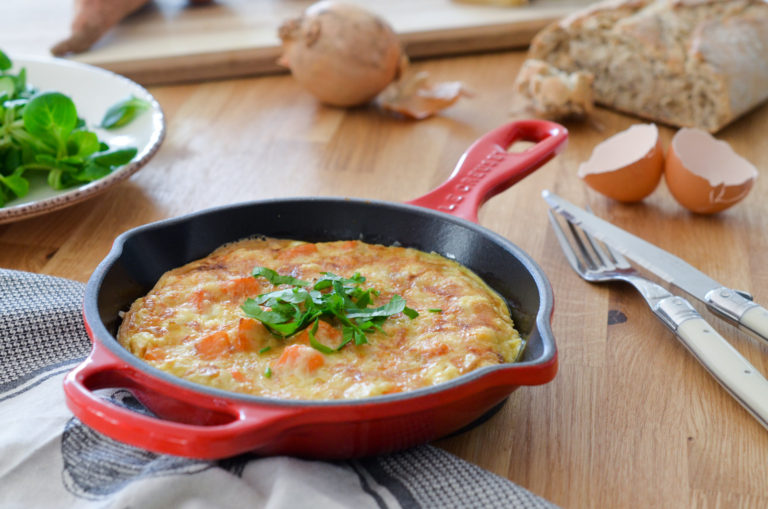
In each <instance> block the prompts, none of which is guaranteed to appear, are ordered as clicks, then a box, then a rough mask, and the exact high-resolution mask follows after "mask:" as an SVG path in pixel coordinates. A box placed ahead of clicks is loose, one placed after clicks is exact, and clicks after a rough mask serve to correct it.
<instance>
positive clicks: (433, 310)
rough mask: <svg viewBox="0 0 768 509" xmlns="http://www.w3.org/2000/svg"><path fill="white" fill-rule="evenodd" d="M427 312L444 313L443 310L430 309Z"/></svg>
mask: <svg viewBox="0 0 768 509" xmlns="http://www.w3.org/2000/svg"><path fill="white" fill-rule="evenodd" d="M427 311H429V312H430V313H442V312H443V310H442V309H440V308H429V309H428V310H427Z"/></svg>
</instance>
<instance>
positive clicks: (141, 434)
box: [64, 343, 298, 459]
mask: <svg viewBox="0 0 768 509" xmlns="http://www.w3.org/2000/svg"><path fill="white" fill-rule="evenodd" d="M145 376H146V375H142V374H141V373H140V372H138V371H137V370H135V369H134V368H132V367H131V366H130V365H128V364H126V363H125V362H123V361H120V360H119V359H117V358H116V357H115V356H114V355H113V354H112V353H111V352H109V351H108V350H107V349H106V348H105V347H103V346H101V345H100V344H99V343H94V347H93V350H92V351H91V354H90V355H89V356H88V358H86V360H85V361H83V362H82V363H81V364H80V365H79V366H77V367H76V368H75V369H74V370H72V371H71V372H70V373H69V374H68V375H67V376H66V377H65V379H64V393H65V396H66V402H67V406H68V407H69V408H70V410H72V412H73V413H74V414H75V416H77V417H78V418H79V419H80V420H81V421H82V422H83V423H85V424H86V425H88V426H90V427H91V428H93V429H95V430H97V431H99V432H101V433H103V434H105V435H107V436H108V437H110V438H113V439H115V440H118V441H120V442H124V443H127V444H130V445H133V446H136V447H141V448H143V449H147V450H150V451H152V452H156V453H161V454H173V455H176V456H186V457H190V458H199V459H218V458H224V457H228V456H234V455H236V454H241V453H244V452H248V451H251V450H253V449H256V448H257V447H258V446H259V445H260V444H263V443H266V442H268V441H269V440H272V439H274V435H275V434H276V433H279V432H280V431H284V430H285V427H284V424H285V423H286V420H290V419H289V418H290V417H291V416H292V415H295V414H297V413H298V411H297V410H292V409H290V408H287V409H282V408H281V409H276V408H256V407H252V406H251V407H248V406H245V405H244V406H242V407H238V406H237V404H236V402H233V401H232V400H225V399H224V398H222V399H217V398H215V397H209V398H201V397H200V395H199V393H195V392H194V391H190V390H186V389H183V388H181V387H179V386H173V385H171V384H168V385H167V386H166V385H164V383H165V382H162V381H160V382H158V381H157V379H153V380H146V381H142V379H143V378H144V377H145ZM118 387H124V388H127V389H133V392H135V393H137V394H138V395H140V398H141V396H143V398H141V399H147V398H148V399H151V400H152V403H153V404H152V406H153V407H158V406H159V407H161V408H163V411H164V412H171V414H172V415H179V416H184V417H185V419H191V420H194V421H198V422H201V423H204V424H190V423H186V422H177V421H172V420H165V419H161V418H158V417H153V416H150V415H146V414H143V413H139V412H135V411H133V410H129V409H127V408H125V407H122V406H118V405H116V404H114V403H111V402H109V401H107V400H106V399H104V398H101V397H99V396H98V395H97V394H95V393H94V391H96V390H99V389H107V388H118ZM147 387H149V388H151V392H147V389H146V388H147ZM173 412H175V413H176V414H173Z"/></svg>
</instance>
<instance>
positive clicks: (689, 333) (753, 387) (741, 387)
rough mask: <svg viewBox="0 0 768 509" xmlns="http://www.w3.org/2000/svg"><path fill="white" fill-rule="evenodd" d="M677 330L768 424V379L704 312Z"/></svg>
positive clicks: (738, 398) (701, 359)
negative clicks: (725, 337)
mask: <svg viewBox="0 0 768 509" xmlns="http://www.w3.org/2000/svg"><path fill="white" fill-rule="evenodd" d="M675 334H676V335H677V337H678V338H679V339H680V341H682V343H683V344H684V345H685V346H686V348H688V350H690V352H691V353H692V354H693V355H694V357H696V359H698V361H699V362H700V363H701V365H702V366H704V368H705V369H706V370H707V371H709V373H710V374H711V375H712V376H713V377H715V380H717V381H718V382H719V383H720V385H722V386H723V388H724V389H725V390H726V391H728V392H729V393H730V394H731V396H733V397H734V398H735V399H736V401H738V402H739V403H741V406H743V407H744V408H745V409H746V410H747V411H748V412H749V413H750V414H752V416H753V417H754V418H755V419H757V420H758V421H759V422H760V424H762V425H763V426H764V427H765V428H768V380H766V379H765V377H763V375H761V374H760V372H759V371H757V369H755V367H754V366H753V365H752V364H750V363H749V361H748V360H747V359H745V358H744V357H743V356H742V355H741V354H740V353H739V352H738V350H736V349H735V348H733V347H732V346H731V345H730V343H728V342H727V341H726V340H725V339H724V338H723V337H722V336H721V335H720V334H718V333H717V331H716V330H715V329H713V328H712V327H711V326H710V325H709V324H708V323H707V322H706V321H705V320H704V319H703V318H701V316H699V317H692V318H689V319H687V320H685V321H684V322H682V323H681V324H680V325H679V326H678V328H677V330H676V331H675Z"/></svg>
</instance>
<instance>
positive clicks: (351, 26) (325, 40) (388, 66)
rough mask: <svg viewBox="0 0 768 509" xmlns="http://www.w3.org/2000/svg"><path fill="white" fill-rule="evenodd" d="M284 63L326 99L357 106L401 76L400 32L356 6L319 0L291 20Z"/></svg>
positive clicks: (285, 29) (284, 28)
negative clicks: (398, 37)
mask: <svg viewBox="0 0 768 509" xmlns="http://www.w3.org/2000/svg"><path fill="white" fill-rule="evenodd" d="M278 35H279V36H280V39H281V40H282V41H283V50H284V52H283V55H282V57H281V59H280V63H281V64H282V65H285V66H286V67H288V68H289V69H290V70H291V73H292V74H293V76H294V78H295V79H296V80H297V81H298V82H299V84H300V85H301V86H302V87H303V88H305V89H306V90H308V91H309V92H310V93H311V94H312V95H314V96H315V97H317V98H318V99H319V100H320V101H321V102H323V103H325V104H329V105H332V106H342V107H347V106H357V105H360V104H365V103H367V102H369V101H371V100H373V99H374V98H375V97H376V96H377V95H378V94H379V93H380V92H381V91H382V90H384V89H385V88H386V87H387V85H389V84H390V83H392V82H393V81H394V80H395V79H397V77H398V75H399V72H400V64H401V59H403V57H404V55H403V52H402V49H401V46H400V42H399V40H398V39H397V36H396V35H395V32H394V31H393V30H392V28H391V27H390V26H389V24H387V23H386V22H385V21H384V20H382V19H381V18H379V17H378V16H376V15H374V14H372V13H370V12H368V11H366V10H365V9H361V8H359V7H356V6H354V5H348V4H344V3H340V2H334V1H323V2H318V3H316V4H313V5H312V6H310V7H309V8H308V9H307V10H306V11H305V12H304V14H303V15H302V16H300V17H299V18H295V19H291V20H288V21H286V22H285V23H283V24H282V25H281V26H280V29H279V32H278Z"/></svg>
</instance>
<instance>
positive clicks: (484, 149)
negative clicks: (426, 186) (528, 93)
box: [408, 120, 568, 223]
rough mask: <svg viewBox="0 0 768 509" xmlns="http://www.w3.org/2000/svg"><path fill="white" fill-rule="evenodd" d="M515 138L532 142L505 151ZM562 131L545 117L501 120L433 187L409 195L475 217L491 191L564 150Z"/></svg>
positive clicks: (565, 135)
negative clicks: (509, 120)
mask: <svg viewBox="0 0 768 509" xmlns="http://www.w3.org/2000/svg"><path fill="white" fill-rule="evenodd" d="M517 141H530V142H535V143H536V144H535V145H534V146H532V147H529V148H527V149H526V150H524V151H522V152H507V149H508V148H509V147H510V146H511V145H512V144H513V143H515V142H517ZM567 141H568V131H567V130H566V128H565V127H563V126H561V125H560V124H556V123H554V122H549V121H546V120H520V121H516V122H512V123H509V124H505V125H503V126H501V127H499V128H497V129H494V130H493V131H491V132H489V133H488V134H486V135H484V136H483V137H481V138H480V139H478V140H477V141H476V142H474V143H473V144H472V145H471V146H470V147H469V148H468V149H467V151H466V152H464V154H463V155H462V156H461V158H460V159H459V163H458V164H457V165H456V168H455V169H454V170H453V173H452V174H451V176H450V177H449V178H448V180H447V181H445V182H444V183H443V184H442V185H440V186H439V187H438V188H436V189H434V190H433V191H431V192H429V193H427V194H425V195H424V196H421V197H419V198H416V199H415V200H411V201H410V202H408V203H410V204H412V205H419V206H421V207H426V208H430V209H434V210H439V211H442V212H447V213H449V214H451V215H454V216H457V217H462V218H464V219H468V220H470V221H473V222H475V223H476V222H477V211H478V209H479V208H480V206H481V205H482V204H483V203H485V202H486V200H488V199H489V198H491V197H492V196H494V195H496V194H498V193H500V192H502V191H504V190H505V189H507V188H508V187H510V186H511V185H513V184H514V183H516V182H518V181H520V180H522V179H523V178H524V177H526V176H528V175H529V174H530V173H531V172H533V171H534V170H536V169H538V168H539V167H541V166H543V165H544V164H545V163H546V162H548V161H549V160H550V159H552V158H553V157H554V156H555V155H557V154H559V153H560V152H561V151H562V150H564V149H565V146H566V144H567Z"/></svg>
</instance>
